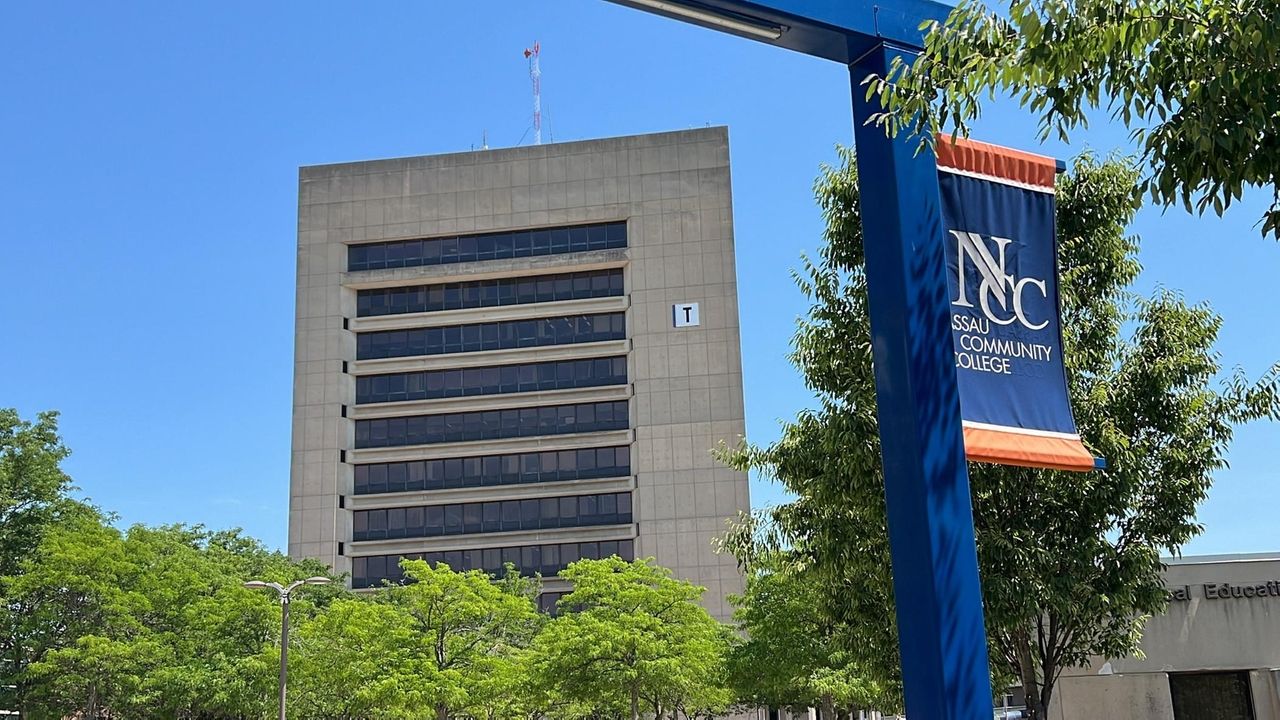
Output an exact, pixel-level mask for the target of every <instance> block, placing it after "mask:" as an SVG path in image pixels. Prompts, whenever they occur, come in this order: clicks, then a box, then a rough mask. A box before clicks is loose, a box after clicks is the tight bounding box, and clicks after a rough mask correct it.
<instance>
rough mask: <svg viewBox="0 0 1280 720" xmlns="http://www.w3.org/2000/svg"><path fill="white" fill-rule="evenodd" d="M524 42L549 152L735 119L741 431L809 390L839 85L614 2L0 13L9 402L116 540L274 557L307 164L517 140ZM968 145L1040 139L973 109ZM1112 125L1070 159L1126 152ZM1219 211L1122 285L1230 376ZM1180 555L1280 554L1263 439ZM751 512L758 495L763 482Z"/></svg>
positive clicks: (1161, 244) (1247, 208)
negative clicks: (51, 424)
mask: <svg viewBox="0 0 1280 720" xmlns="http://www.w3.org/2000/svg"><path fill="white" fill-rule="evenodd" d="M535 39H536V40H540V41H541V42H542V47H543V62H542V68H543V73H544V75H543V107H544V110H545V114H546V116H547V120H546V122H545V125H546V128H545V129H544V133H545V134H547V135H550V136H552V137H554V139H555V140H576V139H582V138H594V137H603V136H611V135H624V134H631V133H642V132H650V131H660V130H671V129H679V128H688V127H702V126H704V125H707V124H724V125H728V126H729V129H730V152H731V159H732V164H733V183H734V206H735V208H734V211H735V223H736V237H737V245H738V274H739V293H740V296H741V312H742V318H743V324H742V327H743V338H742V340H743V348H742V349H743V355H744V360H745V363H744V365H745V373H746V385H747V413H748V432H749V435H750V436H751V437H752V438H753V439H755V440H757V441H767V440H769V439H771V438H773V437H775V436H776V435H777V429H778V421H779V420H780V419H782V418H786V417H788V416H791V415H792V414H793V413H794V412H795V411H796V410H797V409H798V408H799V407H801V406H803V405H804V404H805V403H806V401H807V399H808V395H807V393H806V391H805V390H804V388H803V387H802V385H801V384H800V383H799V381H798V379H797V377H796V375H795V373H794V372H793V371H792V369H791V368H790V367H789V366H788V365H787V363H786V361H785V359H784V357H783V356H784V353H785V352H786V350H787V347H788V341H789V339H790V336H791V332H792V327H793V322H794V319H795V318H796V316H797V315H799V314H801V313H803V312H804V303H803V300H802V298H801V297H800V295H799V293H798V291H796V290H795V289H794V286H793V285H792V283H791V280H790V277H789V274H788V272H787V270H788V269H789V268H793V267H796V266H797V265H798V259H799V256H800V254H801V253H802V252H804V251H806V250H812V249H813V248H814V247H815V246H816V244H817V239H818V236H819V232H820V229H821V223H820V218H819V216H818V213H817V211H816V209H815V207H814V204H813V201H812V193H811V190H810V188H811V184H812V181H813V178H814V176H815V174H816V172H817V168H818V166H819V164H820V163H822V162H828V161H832V160H833V159H834V152H833V146H834V144H835V143H837V142H845V143H847V142H849V141H850V139H851V134H852V131H851V120H850V112H849V102H848V97H849V89H848V78H847V75H846V73H845V71H844V69H843V68H841V67H839V66H837V65H834V64H827V63H824V62H821V61H817V60H813V59H809V58H805V57H801V56H799V55H793V54H790V53H787V52H785V51H781V50H775V49H773V48H769V47H765V46H763V45H758V44H755V43H751V42H747V41H744V40H738V39H736V38H730V37H727V36H722V35H718V34H715V33H712V32H709V31H705V30H701V29H698V28H693V27H688V26H684V25H681V24H679V23H675V22H672V21H666V20H662V19H658V18H655V17H651V16H648V15H645V14H642V13H639V12H636V11H632V10H628V9H625V8H621V7H617V6H614V5H611V4H608V3H606V2H603V0H557V1H555V2H529V1H525V2H509V1H508V2H474V3H469V2H457V3H444V2H413V3H408V2H399V3H338V2H300V1H296V0H295V1H293V2H279V3H275V2H271V3H262V2H247V1H244V0H235V1H232V2H218V3H199V4H194V3H172V2H135V3H77V2H39V3H37V2H26V3H18V2H9V3H4V4H3V5H0V77H3V78H4V84H3V86H2V87H0V149H2V152H0V249H2V250H3V252H2V253H0V307H3V308H4V323H3V328H4V332H3V335H2V336H0V406H16V407H17V408H18V409H19V410H20V411H21V412H22V413H23V414H24V415H26V416H31V415H33V414H34V413H35V412H36V411H38V410H42V409H51V408H52V409H58V410H61V411H62V413H63V417H62V427H63V431H64V433H65V436H66V440H67V442H68V444H69V445H70V446H71V447H72V448H73V450H74V455H73V456H72V458H71V459H70V460H69V462H68V464H67V466H68V469H69V470H70V472H71V473H72V475H73V476H74V478H75V479H76V481H77V483H78V484H79V485H80V486H81V487H82V488H83V490H84V492H85V493H86V494H87V495H89V496H91V497H92V499H93V500H94V501H96V502H97V503H99V504H101V505H102V506H104V507H106V508H110V509H113V510H115V511H117V512H119V513H120V515H121V519H122V520H123V521H124V522H147V523H162V522H179V521H181V522H189V523H206V524H208V525H211V526H215V527H225V526H233V525H234V526H242V527H244V528H245V529H246V530H247V531H249V532H250V533H252V534H253V535H256V536H258V537H260V538H262V539H264V540H265V541H266V542H267V543H269V544H271V545H273V546H280V545H281V544H282V543H283V542H284V538H285V521H286V505H287V497H288V490H287V487H288V476H289V435H290V402H291V387H292V386H291V372H292V359H293V303H294V288H293V283H294V243H295V236H294V232H295V220H296V202H297V197H296V193H297V168H298V166H299V165H308V164H315V163H327V162H337V161H349V160H363V159H368V158H377V157H392V156H402V155H419V154H430V153H440V152H451V151H458V150H466V149H469V148H471V147H472V146H476V147H478V146H479V145H480V143H481V138H482V134H483V133H485V132H486V131H487V133H488V138H489V143H490V145H491V146H494V147H504V146H510V145H515V144H518V143H520V142H521V141H522V138H523V141H524V142H529V141H530V139H531V137H532V134H531V133H529V134H528V135H527V136H526V131H527V130H528V128H529V127H530V124H531V109H530V103H531V99H530V87H529V79H528V75H527V66H526V63H525V60H524V58H523V57H522V54H521V53H522V51H523V50H524V48H525V47H526V46H528V45H531V44H532V43H533V41H534V40H535ZM977 135H978V136H979V137H981V138H984V139H990V140H993V141H996V142H1001V143H1004V144H1009V145H1013V146H1017V147H1022V148H1025V149H1033V150H1034V149H1036V148H1037V142H1036V140H1035V137H1034V126H1033V123H1031V122H1029V121H1028V120H1027V118H1026V117H1025V116H1024V115H1022V114H1021V113H1020V112H1018V111H1017V110H1016V108H1012V107H1008V106H1002V107H994V108H991V109H990V111H989V112H988V114H987V117H986V118H985V119H984V121H983V122H982V123H981V124H980V126H979V131H978V133H977ZM1125 137H1126V136H1125V133H1124V132H1123V131H1122V130H1120V129H1118V128H1115V127H1108V126H1107V123H1105V122H1098V123H1095V127H1094V129H1093V130H1092V131H1091V132H1090V133H1088V134H1086V135H1082V136H1081V137H1080V138H1079V140H1078V141H1077V142H1076V143H1075V144H1074V145H1073V146H1072V147H1070V148H1064V147H1062V146H1061V145H1058V144H1050V145H1047V146H1045V147H1044V148H1042V150H1041V151H1042V152H1048V153H1052V154H1057V155H1059V156H1060V157H1068V156H1070V155H1072V154H1074V153H1075V152H1078V151H1079V150H1080V149H1082V148H1085V147H1092V148H1095V149H1098V150H1101V151H1109V150H1111V149H1114V148H1118V147H1123V145H1124V143H1125ZM1247 200H1248V201H1247V202H1245V203H1244V204H1243V206H1242V207H1240V208H1239V209H1238V210H1233V211H1232V212H1231V213H1230V214H1229V215H1228V217H1227V218H1226V219H1224V220H1218V219H1216V218H1206V219H1197V218H1193V217H1189V216H1187V215H1185V214H1184V213H1182V212H1181V211H1174V210H1171V211H1169V212H1167V213H1161V212H1160V211H1159V210H1148V211H1145V212H1144V213H1143V214H1142V216H1141V218H1140V221H1139V222H1138V224H1137V226H1136V227H1135V230H1136V231H1138V232H1140V233H1141V234H1142V236H1143V238H1144V239H1145V246H1144V247H1145V249H1144V251H1143V255H1142V260H1143V262H1144V264H1145V267H1146V271H1145V273H1144V274H1143V276H1142V279H1141V282H1140V289H1141V290H1143V291H1149V290H1150V289H1152V288H1154V287H1155V286H1157V285H1163V286H1166V287H1170V288H1175V289H1179V290H1181V291H1183V292H1184V293H1185V294H1186V296H1187V297H1188V298H1189V299H1191V300H1193V301H1197V302H1199V301H1211V302H1212V304H1213V306H1214V307H1215V308H1216V309H1217V310H1218V311H1219V312H1220V313H1221V314H1222V315H1223V316H1224V317H1225V320H1226V326H1225V328H1224V330H1223V332H1222V340H1221V350H1222V354H1223V358H1224V362H1225V364H1226V365H1227V366H1228V367H1230V366H1235V365H1239V366H1242V367H1243V368H1244V369H1245V370H1247V371H1248V372H1249V373H1250V374H1252V375H1257V374H1259V373H1261V372H1262V371H1263V370H1264V369H1265V368H1266V367H1267V366H1268V364H1269V363H1270V362H1271V361H1273V360H1277V359H1280V332H1277V331H1276V329H1275V327H1276V326H1275V311H1274V300H1273V299H1272V298H1273V296H1274V289H1275V283H1276V279H1277V278H1280V245H1278V244H1277V243H1276V242H1274V241H1272V240H1267V239H1263V238H1262V237H1260V236H1259V235H1258V233H1257V230H1256V229H1255V228H1254V223H1255V221H1256V220H1257V218H1258V217H1259V215H1260V213H1261V210H1262V209H1263V207H1264V205H1265V202H1264V200H1265V198H1264V196H1263V194H1262V193H1253V194H1251V195H1250V197H1249V198H1248V199H1247ZM1237 437H1238V440H1237V442H1236V444H1235V447H1234V449H1233V450H1232V452H1231V462H1232V468H1231V469H1230V470H1228V471H1223V472H1221V473H1219V475H1218V478H1217V483H1216V485H1215V487H1214V489H1213V492H1212V495H1211V498H1210V499H1209V501H1208V502H1207V503H1206V504H1205V505H1204V507H1203V509H1202V511H1201V518H1202V520H1203V522H1204V523H1205V525H1206V526H1207V531H1206V532H1205V534H1204V535H1203V536H1202V537H1201V538H1199V539H1197V540H1196V541H1195V542H1193V543H1192V544H1191V546H1190V547H1189V548H1187V551H1188V552H1192V553H1217V552H1234V551H1259V550H1277V549H1280V536H1278V535H1277V531H1276V530H1275V524H1274V513H1273V509H1274V507H1275V496H1276V491H1277V487H1278V486H1280V470H1277V463H1276V462H1275V460H1274V459H1273V458H1272V457H1271V455H1270V452H1269V451H1270V449H1271V448H1272V447H1274V446H1275V445H1276V441H1277V439H1278V438H1280V427H1278V426H1276V425H1274V424H1259V425H1256V426H1253V427H1250V428H1246V429H1244V430H1242V431H1241V432H1240V433H1239V434H1238V436H1237ZM752 493H753V498H754V501H755V503H756V504H766V503H770V502H776V501H778V500H779V499H780V498H781V494H780V492H779V490H778V488H777V487H776V486H771V485H768V484H764V483H760V482H755V483H753V486H752Z"/></svg>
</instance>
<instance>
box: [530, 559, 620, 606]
mask: <svg viewBox="0 0 1280 720" xmlns="http://www.w3.org/2000/svg"><path fill="white" fill-rule="evenodd" d="M605 557H608V555H606V556H605ZM570 592H571V591H569V590H560V591H557V592H546V591H543V592H541V593H538V612H540V613H543V614H545V615H559V614H560V608H559V605H560V599H561V598H563V597H564V596H565V595H568V594H569V593H570ZM575 612H576V611H575Z"/></svg>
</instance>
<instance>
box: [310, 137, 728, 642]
mask: <svg viewBox="0 0 1280 720" xmlns="http://www.w3.org/2000/svg"><path fill="white" fill-rule="evenodd" d="M298 213H299V215H298V305H297V335H296V355H295V378H294V398H295V401H294V428H293V464H292V480H291V492H290V521H289V552H290V554H291V555H294V556H298V557H301V556H306V557H315V558H319V559H321V560H323V561H325V562H327V563H329V564H331V565H332V566H334V567H335V568H336V569H337V570H339V571H344V570H348V569H349V567H350V564H349V557H350V556H351V555H352V553H353V552H356V553H360V554H374V552H373V548H372V547H371V548H369V551H368V552H363V551H362V550H361V549H360V548H359V547H356V548H353V547H352V544H351V543H350V542H348V541H349V539H350V537H351V521H350V510H351V508H352V507H353V505H352V504H350V503H349V504H348V505H347V507H346V508H340V507H339V500H338V498H339V496H340V495H343V494H346V495H350V492H351V486H352V471H351V466H350V465H349V464H348V463H350V462H352V461H356V462H363V461H378V460H391V459H410V457H415V458H416V457H429V456H436V457H443V456H444V455H439V454H436V455H432V453H434V452H437V451H436V450H435V449H430V448H428V449H420V448H419V449H414V448H411V449H404V448H385V449H377V450H359V451H356V450H353V449H352V448H353V440H354V430H353V428H354V425H353V423H352V420H353V418H354V417H357V416H359V417H368V416H373V415H376V414H377V413H378V412H380V410H378V409H377V408H370V407H367V406H362V407H360V408H355V407H354V402H355V390H354V381H353V379H352V374H353V373H363V372H372V371H373V369H374V365H375V364H376V365H377V370H378V371H379V372H390V371H399V370H403V369H410V368H419V367H427V366H432V367H438V366H442V365H445V364H447V365H448V366H450V367H453V366H461V365H463V364H468V363H472V364H474V363H475V362H480V361H481V360H483V361H484V362H514V361H515V359H516V357H515V356H516V355H521V356H522V359H530V358H534V359H543V358H545V359H552V358H553V357H559V356H561V355H566V354H567V356H575V357H576V356H578V355H580V354H582V353H585V352H587V350H583V349H578V348H572V349H566V348H564V347H561V348H540V349H535V350H522V351H518V352H515V353H508V354H507V355H505V356H503V357H499V354H500V353H497V352H495V353H483V354H480V353H476V354H475V355H477V356H481V355H482V356H483V357H481V358H480V359H479V360H477V359H474V358H471V359H468V358H460V357H459V358H455V357H450V356H439V357H436V358H430V359H423V358H415V359H402V360H393V361H385V360H382V361H359V362H357V361H355V332H356V331H360V330H374V329H390V328H392V327H409V326H415V324H416V326H422V325H424V324H436V323H442V322H443V320H442V319H441V318H443V317H444V316H445V315H447V314H448V313H432V314H431V315H432V316H433V317H432V318H415V317H405V316H385V317H376V318H356V317H355V297H356V290H357V289H358V288H365V287H380V286H392V285H409V284H418V283H423V282H433V283H434V282H445V281H452V280H458V279H472V278H479V277H498V276H503V275H525V274H530V273H532V272H566V271H576V270H587V269H593V268H603V267H624V268H625V274H626V279H625V284H626V295H627V297H625V298H602V299H597V300H590V301H568V302H567V303H547V304H540V309H539V310H536V311H534V310H529V308H527V307H512V308H489V309H476V310H460V311H449V312H450V313H453V314H454V315H455V316H456V317H454V318H453V319H451V320H450V322H460V321H467V322H471V321H487V320H492V319H496V318H497V316H498V315H499V314H501V313H513V312H514V313H517V314H519V313H524V312H541V313H542V314H541V315H540V316H546V315H550V314H555V312H557V311H559V310H568V308H569V307H570V306H572V307H574V308H577V310H575V311H587V312H595V311H606V310H625V311H626V312H627V326H628V340H627V342H626V343H619V344H618V345H617V346H615V347H611V348H605V349H600V348H596V349H594V350H593V352H597V353H599V352H604V351H605V350H608V352H610V353H616V352H619V351H627V352H628V369H629V380H630V384H629V386H628V388H627V389H625V390H624V391H623V392H624V393H625V394H629V395H630V396H631V427H632V429H633V430H631V431H629V432H625V433H621V437H614V438H612V439H611V440H610V442H616V441H620V442H632V471H633V474H634V477H633V478H632V479H631V481H630V482H629V483H628V487H631V486H634V488H635V493H634V514H635V517H636V521H637V524H636V527H635V528H634V529H629V530H627V531H625V532H624V533H623V535H625V536H626V537H636V538H637V547H636V554H637V556H639V557H643V556H649V555H652V556H654V557H656V559H657V561H658V562H659V563H660V564H662V565H665V566H667V567H670V568H672V569H673V570H674V571H675V572H676V574H677V575H679V576H681V577H685V578H689V579H691V580H693V581H695V582H697V583H699V584H702V585H705V586H706V587H707V588H708V593H707V605H708V608H709V609H710V610H712V612H713V613H715V614H716V615H718V616H721V617H727V615H728V613H729V608H728V606H727V605H726V604H725V602H724V596H725V594H726V593H731V592H738V591H740V589H741V578H740V576H739V574H738V572H737V569H736V567H735V566H734V563H733V560H732V559H731V558H728V557H722V556H717V555H714V554H713V553H712V552H711V539H712V537H713V536H715V535H716V534H718V533H721V532H723V530H724V528H725V520H726V519H727V518H730V517H733V516H735V515H736V514H737V512H738V511H739V510H746V509H748V508H749V507H750V502H749V499H748V495H747V478H746V475H745V474H743V473H737V472H734V471H732V470H729V469H727V468H724V467H722V466H720V465H719V464H718V463H716V462H715V461H714V460H713V459H712V457H711V449H712V448H714V447H715V446H716V445H717V444H718V443H720V442H721V441H724V442H728V443H734V442H736V441H737V440H738V439H739V438H740V437H741V436H742V435H743V434H744V432H745V423H744V410H743V396H742V364H741V356H740V349H739V334H738V307H737V285H736V281H735V272H734V249H733V219H732V203H731V193H730V174H729V151H728V131H727V130H726V129H725V128H723V127H719V128H707V129H699V130H689V131H681V132H673V133H661V134H655V135H643V136H635V137H624V138H611V139H605V140H593V141H586V142H573V143H558V144H552V145H542V146H530V147H521V148H510V149H502V150H490V151H481V152H469V153H457V154H451V155H436V156H429V157H415V158H401V159H394V160H378V161H371V162H360V163H348V164H340V165H325V166H316V167H305V168H302V169H301V171H300V178H299V210H298ZM616 220H626V221H627V223H628V237H629V242H628V245H629V246H628V248H627V249H626V250H625V251H602V252H592V253H576V254H572V255H561V256H542V257H537V258H524V259H517V260H506V261H484V262H474V263H459V264H455V265H448V266H435V267H419V268H399V269H386V270H370V271H361V272H350V273H349V272H346V253H347V245H348V244H351V243H360V242H364V241H375V240H395V239H408V238H418V237H433V236H437V237H438V236H447V235H450V234H468V233H480V232H489V231H502V230H518V229H526V228H537V227H547V226H557V225H568V224H580V223H590V222H605V221H616ZM686 302H696V303H699V305H700V315H701V324H700V325H698V326H697V327H689V328H674V327H673V326H672V325H673V323H672V305H673V304H675V303H686ZM552 305H555V306H557V307H556V308H550V307H549V306H552ZM561 305H563V306H564V307H563V308H559V307H558V306H561ZM588 305H590V306H591V307H589V308H588V307H587V306H588ZM344 319H345V323H344ZM344 324H345V326H346V329H344ZM344 361H345V362H346V363H347V364H348V369H347V372H344V371H343V363H344ZM617 392H618V389H617V388H601V389H592V390H589V391H583V392H582V393H581V395H582V396H583V399H584V400H586V399H589V398H590V397H594V396H596V395H599V396H600V399H604V396H605V395H609V396H610V398H609V399H614V398H612V394H616V393H617ZM439 402H441V401H431V402H427V403H423V407H424V408H425V407H426V406H428V405H431V403H437V404H438V403H439ZM449 402H452V403H454V404H456V405H459V406H460V407H461V406H470V405H478V404H483V403H486V402H488V403H493V402H496V400H495V399H494V398H489V399H487V400H486V399H485V398H476V399H474V400H472V399H465V400H458V401H449ZM344 404H346V405H348V406H351V407H350V412H349V414H348V417H343V416H342V406H343V405H344ZM540 442H541V441H538V440H534V439H530V440H528V441H524V440H512V441H501V443H493V444H491V445H492V447H489V446H485V447H483V448H480V447H479V445H480V444H479V443H465V445H469V446H475V447H471V448H469V449H463V448H453V449H451V452H455V453H456V452H462V454H476V453H479V452H491V451H496V450H497V448H498V446H499V445H501V451H503V452H518V451H521V450H523V449H526V448H529V447H536V448H538V449H550V448H549V447H547V446H546V445H545V444H539V443H540ZM549 442H550V441H549ZM554 442H560V443H563V442H566V441H565V440H564V439H558V440H554ZM599 444H606V443H604V442H601V443H599ZM458 445H463V443H459V444H458ZM343 450H345V451H347V455H348V457H347V462H345V463H344V462H342V461H341V460H340V452H341V451H343ZM464 450H466V452H463V451H464ZM504 492H525V493H527V492H528V488H524V489H515V490H504V489H500V488H495V489H494V490H493V492H492V493H490V494H487V495H486V496H485V499H499V497H498V495H501V494H502V493H504ZM495 493H496V494H495ZM502 497H506V495H502ZM348 500H353V499H352V498H348ZM419 500H421V498H419ZM353 502H354V503H355V504H356V505H359V506H361V507H364V506H368V507H373V506H374V504H375V503H376V502H378V501H376V500H374V499H372V498H371V497H370V496H362V497H361V498H357V499H354V500H353ZM614 534H617V533H614ZM504 535H505V534H503V533H492V534H485V535H473V536H464V537H465V539H466V542H467V544H469V545H470V546H473V547H474V546H475V543H480V544H482V545H484V546H500V545H502V544H504V543H508V544H509V543H510V542H512V539H510V538H506V537H504ZM623 535H619V536H618V537H619V538H620V537H622V536H623ZM542 539H545V540H546V541H547V542H551V541H570V542H571V541H572V539H571V538H569V537H566V536H565V533H564V532H563V531H561V537H557V538H551V537H550V536H549V535H545V537H543V538H542ZM533 540H534V541H537V540H538V538H533ZM520 541H521V542H528V541H530V538H528V537H523V538H520ZM339 542H345V544H346V546H347V547H346V553H345V555H342V554H339V552H338V543H339ZM448 542H449V541H448V540H447V539H445V538H436V539H434V540H433V541H431V542H430V543H428V542H425V541H424V542H414V541H396V544H395V547H392V545H389V544H388V545H386V546H385V547H382V548H381V549H379V550H378V551H377V552H379V553H383V552H386V553H389V552H412V551H416V550H420V549H425V548H426V547H427V546H428V544H430V545H431V547H432V549H444V546H445V545H447V544H448ZM459 546H460V545H459ZM451 549H452V548H451Z"/></svg>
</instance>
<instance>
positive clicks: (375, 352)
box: [356, 313, 627, 360]
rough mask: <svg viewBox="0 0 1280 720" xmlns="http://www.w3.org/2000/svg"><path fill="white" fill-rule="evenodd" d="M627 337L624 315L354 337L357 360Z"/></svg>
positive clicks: (359, 334)
mask: <svg viewBox="0 0 1280 720" xmlns="http://www.w3.org/2000/svg"><path fill="white" fill-rule="evenodd" d="M626 336H627V328H626V319H625V315H624V314H623V313H597V314H592V315H567V316H560V317H550V318H539V319H537V320H509V321H505V322H492V323H476V324H473V325H449V326H445V327H432V328H415V329H413V330H384V331H378V332H363V333H358V334H357V335H356V359H357V360H374V359H378V358H390V357H408V356H412V355H445V354H449V353H460V352H478V351H482V350H505V349H508V348H523V347H543V346H547V345H572V344H576V343H586V342H600V341H603V340H622V339H624V338H626Z"/></svg>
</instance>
